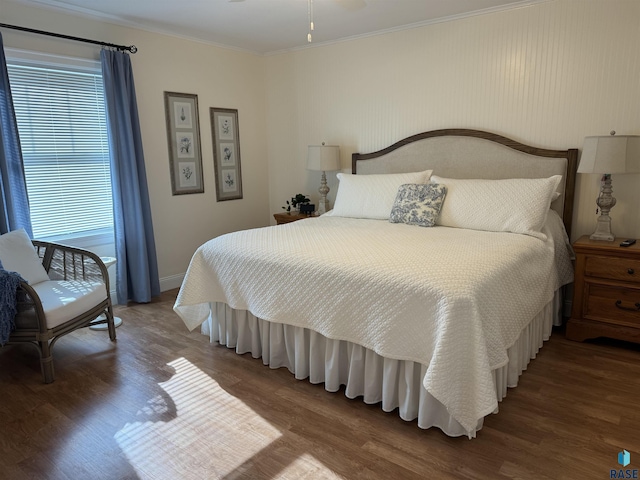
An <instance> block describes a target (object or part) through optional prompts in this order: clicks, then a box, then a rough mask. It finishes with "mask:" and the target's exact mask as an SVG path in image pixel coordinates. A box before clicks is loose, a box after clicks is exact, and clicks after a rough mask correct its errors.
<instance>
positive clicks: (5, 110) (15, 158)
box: [0, 34, 33, 237]
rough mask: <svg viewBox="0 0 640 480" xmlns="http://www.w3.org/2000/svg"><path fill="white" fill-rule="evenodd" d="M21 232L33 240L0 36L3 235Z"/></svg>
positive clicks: (0, 206) (0, 230) (0, 218)
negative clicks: (20, 229)
mask: <svg viewBox="0 0 640 480" xmlns="http://www.w3.org/2000/svg"><path fill="white" fill-rule="evenodd" d="M19 228H24V229H25V230H26V232H27V233H28V234H29V237H33V232H32V230H31V215H30V214H29V198H28V196H27V183H26V181H25V178H24V164H23V162H22V150H21V149H20V137H19V136H18V124H17V122H16V114H15V111H14V109H13V99H12V98H11V88H10V86H9V74H8V73H7V62H6V59H5V57H4V46H3V43H2V34H0V233H7V232H10V231H12V230H17V229H19Z"/></svg>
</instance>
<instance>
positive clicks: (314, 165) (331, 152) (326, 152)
mask: <svg viewBox="0 0 640 480" xmlns="http://www.w3.org/2000/svg"><path fill="white" fill-rule="evenodd" d="M307 169H309V170H315V171H319V172H322V180H321V181H320V188H319V189H318V192H320V202H319V205H318V214H320V215H322V214H323V213H326V212H327V210H329V202H328V201H327V193H329V187H328V186H327V175H326V173H325V172H328V171H331V170H340V147H338V146H336V145H325V144H324V142H322V145H309V150H308V152H307Z"/></svg>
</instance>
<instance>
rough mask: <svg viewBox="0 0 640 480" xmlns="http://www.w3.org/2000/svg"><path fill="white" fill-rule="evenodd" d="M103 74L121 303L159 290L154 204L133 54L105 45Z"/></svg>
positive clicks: (143, 298)
mask: <svg viewBox="0 0 640 480" xmlns="http://www.w3.org/2000/svg"><path fill="white" fill-rule="evenodd" d="M100 59H101V62H102V78H103V82H104V95H105V103H106V109H107V132H108V135H109V150H110V153H111V182H112V185H113V216H114V225H115V227H114V230H115V242H116V258H117V263H116V284H117V285H116V292H117V294H118V303H121V304H124V303H127V301H129V300H132V301H134V302H139V303H145V302H149V301H150V300H151V298H152V297H155V296H157V295H160V280H159V277H158V262H157V259H156V246H155V241H154V239H153V224H152V222H151V206H150V204H149V190H148V188H147V175H146V170H145V166H144V155H143V152H142V137H141V135H140V123H139V121H138V106H137V102H136V91H135V86H134V83H133V71H132V69H131V60H130V58H129V55H128V54H126V53H123V52H116V51H111V50H102V52H101V53H100Z"/></svg>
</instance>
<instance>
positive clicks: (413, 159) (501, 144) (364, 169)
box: [352, 129, 578, 237]
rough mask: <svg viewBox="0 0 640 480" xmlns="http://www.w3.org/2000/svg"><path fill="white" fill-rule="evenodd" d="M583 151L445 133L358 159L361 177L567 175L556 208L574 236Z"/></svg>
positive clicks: (412, 138)
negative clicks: (430, 172) (425, 173)
mask: <svg viewBox="0 0 640 480" xmlns="http://www.w3.org/2000/svg"><path fill="white" fill-rule="evenodd" d="M577 168H578V149H576V148H571V149H568V150H549V149H545V148H538V147H533V146H530V145H525V144H523V143H520V142H517V141H515V140H511V139H510V138H507V137H503V136H501V135H497V134H495V133H490V132H484V131H481V130H470V129H443V130H432V131H430V132H423V133H418V134H416V135H412V136H410V137H407V138H405V139H403V140H400V141H398V142H396V143H394V144H393V145H390V146H389V147H386V148H384V149H382V150H379V151H377V152H372V153H354V154H352V171H353V173H355V174H374V173H402V172H415V171H421V170H428V169H432V170H433V174H434V175H438V176H440V177H449V178H482V179H505V178H544V177H550V176H552V175H562V178H563V181H561V182H560V185H558V193H559V194H560V195H559V197H558V199H557V200H555V201H554V202H553V203H552V204H551V208H553V209H554V210H556V211H557V212H558V213H559V214H560V216H561V217H562V219H563V222H564V225H565V229H566V230H567V234H568V235H569V237H570V236H571V221H572V217H573V197H574V194H575V182H576V170H577Z"/></svg>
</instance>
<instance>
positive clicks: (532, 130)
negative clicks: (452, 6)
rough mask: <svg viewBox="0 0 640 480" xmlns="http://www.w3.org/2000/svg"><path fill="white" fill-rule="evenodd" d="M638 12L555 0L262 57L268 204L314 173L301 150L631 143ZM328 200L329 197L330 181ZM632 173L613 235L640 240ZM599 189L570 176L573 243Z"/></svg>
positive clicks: (637, 109) (592, 1)
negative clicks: (574, 185) (455, 138)
mask: <svg viewBox="0 0 640 480" xmlns="http://www.w3.org/2000/svg"><path fill="white" fill-rule="evenodd" d="M638 45H640V2H638V1H636V0H555V1H549V2H542V3H535V4H532V5H530V6H525V7H521V8H517V9H512V10H507V11H502V12H497V13H492V14H487V15H480V16H474V17H469V18H465V19H460V20H456V21H450V22H443V23H438V24H434V25H429V26H424V27H420V28H415V29H411V30H405V31H401V32H395V33H390V34H387V35H383V36H377V37H368V38H363V39H358V40H352V41H349V42H343V43H339V44H334V45H327V46H318V47H316V48H311V49H307V50H303V51H298V52H293V53H287V54H282V55H276V56H272V57H268V58H267V59H266V65H267V74H266V82H267V83H266V95H267V142H268V157H269V166H270V168H269V172H270V173H269V174H270V205H271V209H272V211H274V212H275V211H277V210H279V209H280V206H281V205H282V204H283V203H284V201H285V200H286V199H287V198H289V197H291V196H292V195H293V194H295V193H298V192H301V193H307V194H310V195H311V196H312V197H313V198H314V199H317V188H318V186H319V184H320V174H319V173H316V172H308V171H307V170H306V168H305V159H306V147H307V145H310V144H318V143H319V142H322V141H325V142H327V143H331V144H338V145H340V147H341V156H342V164H343V168H345V169H348V168H350V165H351V153H352V152H355V151H360V152H370V151H374V150H378V149H380V148H383V147H385V146H387V145H389V144H391V143H393V142H395V141H397V140H400V139H401V138H404V137H406V136H408V135H411V134H414V133H418V132H421V131H425V130H432V129H435V128H478V129H483V130H488V131H492V132H496V133H500V134H502V135H505V136H508V137H511V138H514V139H516V140H518V141H522V142H524V143H530V144H533V145H536V146H539V147H545V148H556V149H565V148H571V147H578V148H581V147H582V141H583V138H584V137H585V136H587V135H606V134H608V133H609V131H610V130H612V129H614V130H616V131H617V132H618V133H620V134H640V54H638ZM329 177H330V187H331V193H330V195H329V196H330V198H331V199H333V198H335V192H336V190H337V185H336V180H335V176H334V175H329ZM639 182H640V175H629V176H624V177H623V176H617V177H614V190H615V191H614V195H615V196H616V197H617V198H618V205H617V206H616V207H615V208H614V209H613V211H612V216H613V219H614V220H613V228H614V233H616V234H618V235H620V236H635V237H640V218H639V215H638V206H639V205H640V188H638V187H640V184H639ZM598 188H599V178H598V177H597V176H595V175H591V176H584V175H579V178H578V193H577V198H576V201H577V209H576V214H575V216H574V229H573V237H574V238H575V237H577V236H579V235H581V234H585V233H591V231H592V230H593V228H594V227H595V220H596V216H595V198H596V196H597V192H598Z"/></svg>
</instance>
